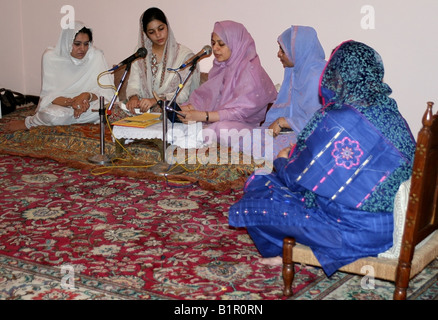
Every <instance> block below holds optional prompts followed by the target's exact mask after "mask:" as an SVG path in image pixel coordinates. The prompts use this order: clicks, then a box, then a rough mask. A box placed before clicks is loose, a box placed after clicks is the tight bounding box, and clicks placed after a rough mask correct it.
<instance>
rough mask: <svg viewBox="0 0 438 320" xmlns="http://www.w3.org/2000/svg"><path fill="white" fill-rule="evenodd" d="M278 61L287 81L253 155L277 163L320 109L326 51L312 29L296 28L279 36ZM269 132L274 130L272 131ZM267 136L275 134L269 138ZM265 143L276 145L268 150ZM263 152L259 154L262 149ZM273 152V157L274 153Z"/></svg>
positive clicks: (271, 109) (254, 148)
mask: <svg viewBox="0 0 438 320" xmlns="http://www.w3.org/2000/svg"><path fill="white" fill-rule="evenodd" d="M278 44H279V50H278V54H277V56H278V58H279V59H280V62H281V63H282V64H283V67H284V79H283V83H282V85H281V88H280V91H279V93H278V96H277V100H276V101H275V102H274V104H273V105H272V106H271V108H270V109H269V111H268V113H267V114H266V120H265V121H264V123H263V125H262V126H261V127H259V128H256V129H261V131H262V132H261V137H262V138H261V139H260V140H256V139H255V137H256V135H255V134H253V137H252V138H253V140H252V142H253V149H252V150H249V151H251V152H253V155H254V156H256V155H260V156H264V157H265V158H266V159H268V160H274V159H275V158H276V157H277V155H278V153H279V152H280V151H281V150H282V149H284V148H286V147H288V146H290V145H291V144H295V142H296V137H297V135H298V133H299V132H300V131H301V130H302V129H303V128H304V126H305V125H306V124H307V122H308V121H309V120H310V119H311V118H312V116H313V114H314V113H315V111H317V110H318V109H320V108H321V107H322V106H321V102H320V98H319V93H318V88H319V80H320V77H321V73H322V71H323V69H324V67H325V64H326V61H325V59H324V57H325V54H324V50H323V48H322V46H321V44H320V42H319V40H318V36H317V34H316V31H315V30H314V29H313V28H311V27H305V26H292V27H290V28H288V29H287V30H286V31H284V32H283V33H282V34H281V35H280V36H279V37H278ZM267 129H270V130H272V132H268V131H267ZM266 133H270V134H272V135H273V139H272V138H271V139H268V138H269V136H266ZM265 143H272V144H273V146H271V147H270V148H266V149H265ZM258 148H260V151H256V150H259V149H258ZM270 150H273V154H264V153H265V152H266V153H270Z"/></svg>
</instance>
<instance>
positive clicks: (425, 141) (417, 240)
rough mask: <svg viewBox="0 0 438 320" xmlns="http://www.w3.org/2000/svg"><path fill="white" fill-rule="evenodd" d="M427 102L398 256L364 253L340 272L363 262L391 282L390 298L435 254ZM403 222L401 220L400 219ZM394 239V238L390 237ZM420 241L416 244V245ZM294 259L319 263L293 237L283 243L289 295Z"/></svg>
mask: <svg viewBox="0 0 438 320" xmlns="http://www.w3.org/2000/svg"><path fill="white" fill-rule="evenodd" d="M432 107H433V103H432V102H428V103H427V109H426V112H425V113H424V116H423V128H422V129H421V130H420V132H419V133H418V138H417V148H416V151H415V158H414V165H413V171H412V176H411V180H410V183H411V185H410V189H409V199H408V203H407V211H406V212H404V214H405V215H406V219H405V222H404V227H403V228H402V230H400V232H402V236H400V238H401V244H400V247H401V249H400V254H399V257H398V259H397V258H396V257H394V258H382V257H380V255H379V257H367V258H362V259H359V260H357V261H355V262H353V263H351V264H349V265H347V266H344V267H343V268H341V269H339V270H340V271H343V272H349V273H354V274H361V275H364V274H365V272H364V271H363V270H369V269H366V268H365V269H364V268H363V267H364V266H371V267H373V268H374V277H375V278H379V279H383V280H389V281H393V282H395V290H394V296H393V298H394V299H395V300H405V299H406V291H407V288H408V286H409V281H410V279H412V278H413V277H414V276H415V275H417V274H418V273H419V272H421V270H423V269H424V268H425V267H426V266H427V265H428V264H429V263H430V262H431V261H433V260H434V259H435V258H436V257H438V231H437V232H435V230H437V229H438V214H437V211H438V205H437V203H438V113H437V114H435V115H434V114H433V112H432ZM401 225H402V226H403V223H401ZM394 241H395V240H394ZM419 244H420V245H419ZM294 262H296V263H300V264H307V265H313V266H320V264H319V263H318V261H317V259H316V258H315V256H314V255H313V253H312V250H311V249H310V248H309V247H307V246H304V245H301V244H298V243H297V244H295V239H294V238H290V237H288V238H285V239H284V243H283V281H284V292H283V294H284V295H285V296H291V295H292V282H293V278H294Z"/></svg>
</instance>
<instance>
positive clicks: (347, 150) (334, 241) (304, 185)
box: [229, 41, 415, 276]
mask: <svg viewBox="0 0 438 320" xmlns="http://www.w3.org/2000/svg"><path fill="white" fill-rule="evenodd" d="M383 75H384V68H383V63H382V60H381V58H380V56H379V54H378V53H377V52H376V51H374V50H373V49H372V48H370V47H368V46H366V45H365V44H363V43H359V42H355V41H348V42H345V43H342V44H341V45H340V46H339V47H338V48H337V49H335V51H334V52H333V54H332V56H331V58H330V60H329V62H328V64H327V66H326V68H325V70H324V72H323V75H322V79H321V84H320V95H321V97H322V102H323V108H322V109H320V110H319V111H317V112H316V113H315V114H314V117H313V118H312V119H311V120H310V121H309V122H308V124H307V125H306V126H305V128H304V129H303V130H302V131H301V133H300V134H299V136H298V138H297V143H296V145H295V147H294V149H293V150H290V149H289V150H288V149H285V150H284V151H282V152H280V155H279V158H277V159H276V160H275V162H274V164H275V167H276V170H277V171H276V172H275V173H272V174H270V175H252V176H251V177H250V178H249V179H248V181H247V184H246V186H245V195H244V196H243V197H242V199H241V200H240V201H239V202H238V203H236V204H234V205H233V206H232V207H231V208H230V211H229V223H230V225H232V226H234V227H246V228H247V230H248V233H249V234H250V235H251V237H252V239H253V241H254V242H255V244H256V246H257V248H258V250H259V251H260V253H261V255H262V256H263V257H265V258H266V259H262V260H261V262H262V263H269V264H271V263H272V264H276V263H281V258H280V257H279V256H280V255H281V253H282V245H283V239H284V237H285V236H291V237H295V239H296V241H297V242H299V243H302V244H304V245H307V246H309V247H310V248H311V249H312V250H313V253H314V254H315V256H316V258H317V259H318V261H319V263H320V264H321V266H322V268H323V270H324V271H325V273H326V274H327V275H328V276H330V275H331V274H332V273H334V272H335V271H336V270H337V269H339V268H340V267H342V266H344V265H346V264H349V263H351V262H353V261H355V260H357V259H359V258H361V257H366V256H376V255H377V254H379V253H380V252H383V251H385V250H387V249H388V248H390V247H391V246H392V240H393V239H392V235H393V206H394V205H393V203H394V197H395V194H396V193H397V190H398V188H399V186H400V184H401V183H402V182H403V181H405V180H407V179H408V178H409V177H410V175H411V171H412V162H413V158H414V152H415V140H414V138H413V136H412V134H411V131H410V129H409V127H408V125H407V123H406V121H405V120H404V118H403V117H402V115H401V114H400V113H399V111H398V108H397V103H396V102H395V100H393V99H392V98H390V97H389V95H390V94H391V89H390V87H389V86H388V85H387V84H385V83H384V82H383Z"/></svg>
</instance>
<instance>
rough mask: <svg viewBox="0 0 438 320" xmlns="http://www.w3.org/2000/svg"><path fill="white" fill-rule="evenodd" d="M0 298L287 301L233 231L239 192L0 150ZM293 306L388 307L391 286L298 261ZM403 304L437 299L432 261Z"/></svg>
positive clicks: (246, 240)
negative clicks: (352, 303)
mask: <svg viewBox="0 0 438 320" xmlns="http://www.w3.org/2000/svg"><path fill="white" fill-rule="evenodd" d="M0 184H1V186H2V193H1V194H2V197H1V200H0V299H2V300H126V299H128V300H175V299H177V300H198V301H199V300H284V299H285V298H284V297H283V296H282V289H283V284H282V275H281V267H268V266H262V265H260V264H259V263H258V260H257V259H258V258H259V254H258V252H257V250H256V249H255V247H254V244H253V243H252V241H251V239H250V237H249V236H248V235H247V233H246V231H245V230H244V229H233V228H230V227H229V225H228V208H229V206H230V204H232V203H234V202H236V201H237V200H238V199H239V198H240V197H241V195H242V192H241V191H240V190H233V189H229V190H225V191H218V190H205V189H202V188H200V187H199V186H198V185H197V184H174V183H173V182H172V181H154V180H147V179H139V178H134V177H120V176H115V175H93V174H91V173H90V171H89V170H85V169H76V168H71V167H69V166H66V165H64V164H61V163H58V162H56V161H53V160H49V159H37V158H30V157H20V156H11V155H4V154H3V155H2V154H0ZM296 271H297V274H296V278H295V282H294V296H293V297H292V298H291V299H295V300H324V299H325V300H333V299H336V300H379V299H380V300H387V299H391V298H392V292H393V290H394V285H393V284H392V283H390V282H385V281H379V280H376V281H375V286H374V288H373V289H372V290H370V289H369V288H364V287H363V286H362V285H361V282H362V280H363V278H362V277H359V276H354V275H350V274H345V273H341V272H337V273H335V274H334V275H333V276H332V277H330V278H327V277H326V276H325V275H324V273H323V272H322V271H321V269H319V268H313V267H308V266H300V265H297V266H296ZM408 298H410V299H421V300H433V299H437V298H438V261H437V260H435V261H434V262H433V263H432V264H431V265H429V266H428V268H426V269H425V270H424V271H423V272H421V273H420V274H419V275H418V276H417V277H415V278H414V279H413V280H412V281H411V282H410V288H409V291H408Z"/></svg>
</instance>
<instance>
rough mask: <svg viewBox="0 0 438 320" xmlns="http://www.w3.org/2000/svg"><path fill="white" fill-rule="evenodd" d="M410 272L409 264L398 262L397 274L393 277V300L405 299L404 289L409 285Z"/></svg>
mask: <svg viewBox="0 0 438 320" xmlns="http://www.w3.org/2000/svg"><path fill="white" fill-rule="evenodd" d="M410 274H411V264H410V263H406V262H399V264H398V266H397V275H396V278H395V290H394V296H393V299H394V300H406V291H407V289H408V286H409V280H410V279H409V278H410V277H409V276H410Z"/></svg>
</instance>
